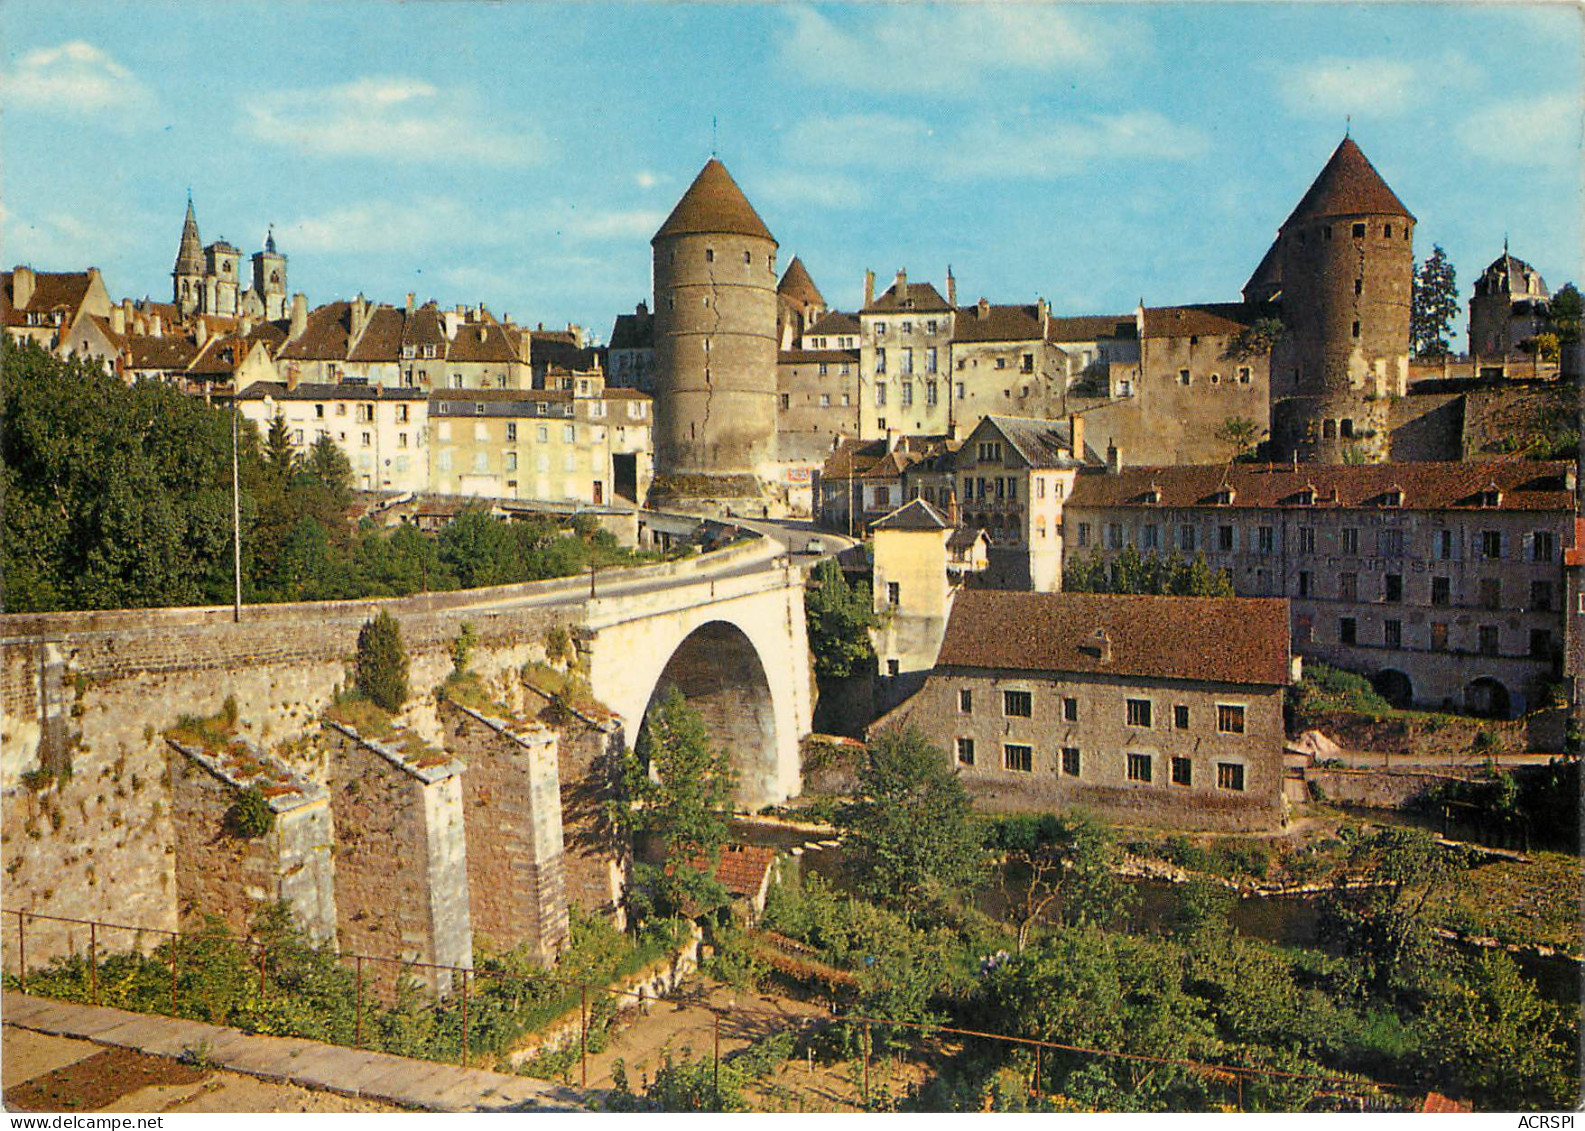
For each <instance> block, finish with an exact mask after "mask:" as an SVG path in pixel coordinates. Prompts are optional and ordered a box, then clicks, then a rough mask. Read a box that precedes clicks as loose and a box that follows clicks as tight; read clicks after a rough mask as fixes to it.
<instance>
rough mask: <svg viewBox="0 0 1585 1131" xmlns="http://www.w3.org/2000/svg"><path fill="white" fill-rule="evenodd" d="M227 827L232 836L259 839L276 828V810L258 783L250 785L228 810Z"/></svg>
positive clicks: (238, 795)
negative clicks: (271, 806) (272, 807)
mask: <svg viewBox="0 0 1585 1131" xmlns="http://www.w3.org/2000/svg"><path fill="white" fill-rule="evenodd" d="M225 824H226V829H227V831H229V832H230V833H231V835H232V836H238V837H242V838H243V839H244V840H257V839H258V838H259V837H261V836H266V835H268V834H269V832H270V830H272V829H273V828H275V810H273V809H271V808H270V803H269V801H268V800H267V799H266V798H265V796H264V794H263V793H261V792H260V791H259V787H258V786H256V785H250V786H248V788H247V789H244V790H243V791H242V792H241V793H239V794H237V799H236V801H235V802H233V803H232V806H231V808H229V809H227V810H226V819H225Z"/></svg>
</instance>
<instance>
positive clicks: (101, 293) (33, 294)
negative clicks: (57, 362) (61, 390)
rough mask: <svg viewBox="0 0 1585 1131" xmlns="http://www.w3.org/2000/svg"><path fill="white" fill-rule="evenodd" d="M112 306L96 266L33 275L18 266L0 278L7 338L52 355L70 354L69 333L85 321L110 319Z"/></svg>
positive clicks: (0, 302)
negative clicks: (27, 343) (66, 351)
mask: <svg viewBox="0 0 1585 1131" xmlns="http://www.w3.org/2000/svg"><path fill="white" fill-rule="evenodd" d="M110 305H111V304H110V293H109V292H108V291H106V290H105V281H104V277H103V276H102V275H100V273H99V268H97V267H90V268H88V270H86V271H35V270H33V268H31V267H26V266H20V265H19V266H17V267H14V268H12V269H11V270H10V271H7V272H5V273H4V274H0V322H3V323H4V324H5V333H6V336H7V337H9V338H11V339H12V340H14V341H30V342H35V343H37V344H38V345H40V346H42V347H43V348H44V349H46V350H50V351H52V352H55V351H62V350H63V349H68V350H69V347H68V346H67V343H68V340H69V338H70V336H71V334H72V331H73V330H74V329H76V328H77V327H78V326H79V325H80V324H81V323H82V322H83V320H84V319H86V318H89V317H93V316H98V317H103V318H108V317H109V315H110Z"/></svg>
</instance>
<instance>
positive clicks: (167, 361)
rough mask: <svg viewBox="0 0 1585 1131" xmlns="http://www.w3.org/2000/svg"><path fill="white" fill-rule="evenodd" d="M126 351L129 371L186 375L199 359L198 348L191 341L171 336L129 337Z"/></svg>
mask: <svg viewBox="0 0 1585 1131" xmlns="http://www.w3.org/2000/svg"><path fill="white" fill-rule="evenodd" d="M126 350H127V362H126V367H127V368H128V369H149V370H160V371H163V372H175V371H178V370H180V371H181V372H184V373H185V372H186V371H187V368H188V366H190V365H192V363H193V362H194V361H195V360H196V359H197V357H198V346H197V345H196V344H195V343H194V342H193V341H192V340H191V339H188V338H176V337H169V336H167V337H161V338H153V337H148V336H146V335H128V336H127V338H126Z"/></svg>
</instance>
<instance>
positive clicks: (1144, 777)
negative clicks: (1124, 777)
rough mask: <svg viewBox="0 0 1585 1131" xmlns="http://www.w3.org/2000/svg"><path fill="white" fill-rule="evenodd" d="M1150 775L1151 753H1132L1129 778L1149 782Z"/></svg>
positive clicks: (1129, 762)
mask: <svg viewBox="0 0 1585 1131" xmlns="http://www.w3.org/2000/svg"><path fill="white" fill-rule="evenodd" d="M1150 777H1151V773H1150V755H1149V754H1130V755H1129V756H1128V780H1129V781H1145V782H1148V781H1149V780H1150Z"/></svg>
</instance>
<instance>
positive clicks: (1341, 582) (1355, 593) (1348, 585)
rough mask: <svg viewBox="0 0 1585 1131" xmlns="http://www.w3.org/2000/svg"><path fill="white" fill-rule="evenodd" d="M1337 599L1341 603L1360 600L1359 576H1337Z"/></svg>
mask: <svg viewBox="0 0 1585 1131" xmlns="http://www.w3.org/2000/svg"><path fill="white" fill-rule="evenodd" d="M1337 599H1338V600H1339V601H1357V600H1359V574H1357V573H1340V574H1338V575H1337Z"/></svg>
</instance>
